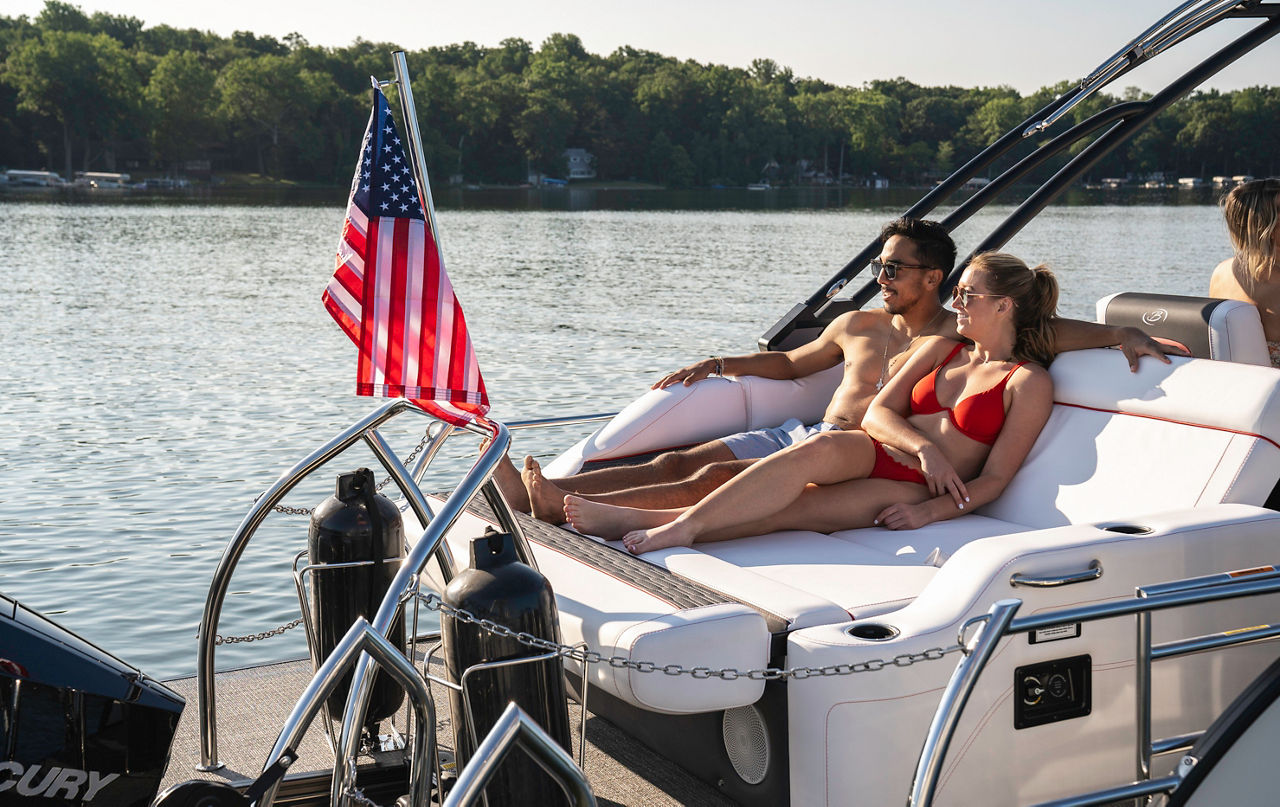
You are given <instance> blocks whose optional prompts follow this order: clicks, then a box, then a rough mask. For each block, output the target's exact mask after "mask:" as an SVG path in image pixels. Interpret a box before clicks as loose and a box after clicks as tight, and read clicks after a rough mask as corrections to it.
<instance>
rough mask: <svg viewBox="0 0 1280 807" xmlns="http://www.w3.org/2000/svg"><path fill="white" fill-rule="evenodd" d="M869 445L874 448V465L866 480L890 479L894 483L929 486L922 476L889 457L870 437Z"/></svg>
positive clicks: (877, 442) (913, 469)
mask: <svg viewBox="0 0 1280 807" xmlns="http://www.w3.org/2000/svg"><path fill="white" fill-rule="evenodd" d="M871 445H872V446H874V447H875V452H876V464H875V465H874V466H873V467H872V468H871V473H870V474H869V475H868V477H867V478H868V479H892V480H894V481H896V482H914V483H916V484H917V485H927V484H929V481H928V480H927V479H925V478H924V474H922V473H920V472H919V471H918V470H916V469H915V468H912V467H910V466H908V465H903V464H902V463H900V462H898V461H897V460H895V459H894V458H893V457H890V456H889V452H888V451H885V450H884V446H882V445H880V441H879V440H877V439H876V438H874V437H872V438H871Z"/></svg>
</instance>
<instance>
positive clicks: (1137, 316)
mask: <svg viewBox="0 0 1280 807" xmlns="http://www.w3.org/2000/svg"><path fill="white" fill-rule="evenodd" d="M1097 316H1098V322H1102V323H1106V324H1107V325H1132V326H1134V327H1136V328H1141V329H1142V330H1144V331H1146V332H1147V333H1148V334H1150V335H1151V336H1153V337H1155V338H1157V339H1160V340H1163V341H1166V342H1171V343H1173V344H1175V345H1178V346H1180V347H1183V348H1185V349H1186V350H1187V351H1188V352H1190V353H1191V355H1192V356H1196V357H1198V358H1202V359H1217V360H1219V361H1234V362H1239V363H1241V364H1261V365H1269V364H1270V363H1271V361H1270V358H1269V356H1268V354H1267V340H1266V337H1265V336H1263V333H1262V319H1261V318H1260V317H1259V316H1258V309H1257V308H1256V307H1254V306H1253V305H1251V304H1250V303H1245V302H1241V301H1239V300H1220V299H1217V298H1214V297H1183V296H1179V295H1174V294H1147V293H1144V292H1132V291H1126V292H1120V293H1117V294H1112V295H1110V296H1107V297H1103V298H1102V299H1101V300H1099V301H1098V314H1097Z"/></svg>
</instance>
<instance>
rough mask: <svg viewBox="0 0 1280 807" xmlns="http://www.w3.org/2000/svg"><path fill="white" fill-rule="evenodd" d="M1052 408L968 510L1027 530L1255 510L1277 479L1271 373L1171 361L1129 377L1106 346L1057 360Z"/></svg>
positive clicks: (1275, 382)
mask: <svg viewBox="0 0 1280 807" xmlns="http://www.w3.org/2000/svg"><path fill="white" fill-rule="evenodd" d="M1049 372H1050V373H1051V374H1052V376H1053V381H1054V401H1055V403H1054V407H1053V410H1054V411H1053V413H1052V415H1050V417H1049V422H1048V423H1047V424H1046V425H1045V427H1044V430H1043V431H1042V432H1041V433H1040V437H1039V438H1038V439H1037V440H1036V444H1035V446H1034V447H1033V448H1032V450H1031V453H1030V454H1029V455H1028V457H1027V459H1026V461H1025V462H1024V463H1023V465H1022V468H1021V469H1019V471H1018V473H1017V474H1016V475H1015V476H1014V478H1013V480H1012V481H1011V482H1010V483H1009V486H1008V487H1007V488H1006V489H1005V491H1004V493H1003V494H1001V496H1000V498H999V499H997V500H996V501H994V502H992V503H991V504H989V505H987V506H986V507H985V508H983V509H981V510H980V511H979V512H981V513H983V514H984V515H989V516H993V517H995V518H1000V519H1004V520H1006V521H1014V522H1017V523H1021V524H1027V525H1029V526H1033V527H1054V526H1061V525H1065V524H1080V523H1093V522H1099V521H1111V520H1123V519H1125V518H1127V517H1129V516H1134V515H1141V514H1146V513H1153V512H1158V511H1162V510H1170V509H1181V508H1185V507H1196V506H1200V505H1207V504H1217V503H1222V502H1235V503H1242V504H1253V505H1262V504H1264V503H1265V502H1266V500H1267V497H1268V495H1269V494H1270V493H1271V490H1272V488H1274V487H1275V484H1276V480H1277V479H1278V478H1280V373H1277V372H1276V371H1275V370H1273V369H1271V368H1269V367H1268V368H1263V367H1253V366H1247V365H1242V364H1235V363H1228V362H1217V361H1206V360H1204V359H1186V358H1173V359H1172V362H1171V363H1170V364H1162V363H1161V362H1158V361H1155V360H1153V359H1143V360H1142V362H1141V364H1140V365H1139V369H1138V372H1136V373H1131V372H1129V366H1128V363H1127V362H1126V361H1125V359H1124V357H1123V356H1122V355H1121V354H1120V352H1119V351H1115V350H1105V349H1097V350H1076V351H1070V352H1067V353H1063V354H1061V355H1060V356H1058V358H1057V359H1055V360H1054V362H1053V365H1052V366H1051V367H1050V368H1049Z"/></svg>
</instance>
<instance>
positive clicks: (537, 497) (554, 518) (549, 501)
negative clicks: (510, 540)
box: [520, 457, 565, 524]
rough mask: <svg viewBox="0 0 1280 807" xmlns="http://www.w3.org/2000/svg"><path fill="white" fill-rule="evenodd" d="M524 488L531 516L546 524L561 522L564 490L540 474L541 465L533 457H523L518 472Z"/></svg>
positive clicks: (562, 518) (562, 521) (563, 519)
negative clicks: (531, 512) (522, 465)
mask: <svg viewBox="0 0 1280 807" xmlns="http://www.w3.org/2000/svg"><path fill="white" fill-rule="evenodd" d="M520 478H521V480H523V482H524V487H525V490H527V491H529V506H530V507H531V508H532V510H533V517H534V518H536V519H538V520H540V521H545V522H547V523H548V524H563V523H564V522H565V518H564V491H563V490H561V489H560V488H558V487H556V485H555V483H553V482H552V481H551V480H549V479H547V478H546V477H545V476H543V475H542V466H541V465H539V464H538V461H537V460H535V459H534V458H533V457H525V458H524V470H523V471H521V472H520Z"/></svg>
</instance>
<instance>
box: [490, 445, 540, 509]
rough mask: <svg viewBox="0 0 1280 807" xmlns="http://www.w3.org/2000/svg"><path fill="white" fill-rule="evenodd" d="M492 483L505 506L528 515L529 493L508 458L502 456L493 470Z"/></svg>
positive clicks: (518, 472) (517, 470)
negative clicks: (503, 500) (507, 505)
mask: <svg viewBox="0 0 1280 807" xmlns="http://www.w3.org/2000/svg"><path fill="white" fill-rule="evenodd" d="M493 481H494V482H496V483H497V485H498V490H499V491H501V492H502V498H504V499H506V500H507V504H509V505H511V507H512V508H514V509H516V510H519V511H520V512H521V513H528V512H529V511H530V510H531V509H532V507H531V505H530V504H529V491H528V490H526V489H525V486H524V480H523V479H521V478H520V471H519V469H517V468H516V465H515V463H514V462H512V461H511V458H510V457H505V456H504V457H503V458H502V461H501V462H499V463H498V466H497V467H496V468H494V469H493Z"/></svg>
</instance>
